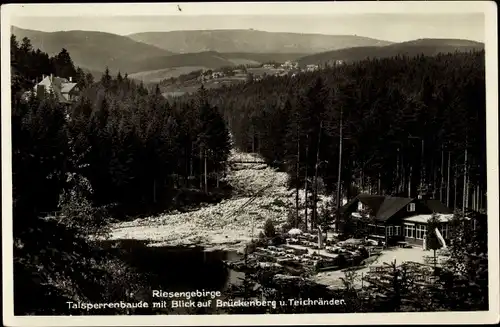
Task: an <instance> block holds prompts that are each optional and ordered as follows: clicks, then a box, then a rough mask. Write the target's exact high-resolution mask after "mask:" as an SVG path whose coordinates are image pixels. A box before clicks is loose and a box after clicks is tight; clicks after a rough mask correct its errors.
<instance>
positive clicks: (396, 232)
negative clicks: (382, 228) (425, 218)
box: [394, 226, 401, 236]
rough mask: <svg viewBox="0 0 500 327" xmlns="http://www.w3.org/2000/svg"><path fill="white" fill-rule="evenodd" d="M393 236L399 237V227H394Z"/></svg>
mask: <svg viewBox="0 0 500 327" xmlns="http://www.w3.org/2000/svg"><path fill="white" fill-rule="evenodd" d="M394 235H397V236H400V235H401V226H394Z"/></svg>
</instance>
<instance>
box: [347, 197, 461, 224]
mask: <svg viewBox="0 0 500 327" xmlns="http://www.w3.org/2000/svg"><path fill="white" fill-rule="evenodd" d="M358 202H361V203H363V204H364V205H365V206H366V207H367V208H368V209H370V211H371V214H372V215H373V216H374V217H375V219H376V220H378V221H386V220H388V219H390V218H391V217H392V216H394V215H395V214H396V213H398V212H399V211H400V210H401V209H403V208H404V207H405V206H407V205H408V204H410V203H414V202H418V203H420V204H421V205H422V206H423V208H425V211H427V212H429V213H432V212H435V213H439V214H452V213H453V211H452V210H451V209H450V208H448V207H447V206H445V205H444V204H443V203H442V202H441V201H439V200H436V199H420V198H405V197H394V196H386V195H371V194H359V195H358V196H356V197H355V198H354V199H352V200H351V201H349V202H348V203H346V204H345V205H344V206H343V207H342V208H341V210H342V212H347V211H349V210H351V209H352V208H353V207H354V206H355V204H356V203H358Z"/></svg>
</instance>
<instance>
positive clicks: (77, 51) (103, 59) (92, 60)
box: [11, 26, 174, 72]
mask: <svg viewBox="0 0 500 327" xmlns="http://www.w3.org/2000/svg"><path fill="white" fill-rule="evenodd" d="M11 33H12V34H14V35H15V36H16V37H17V39H18V41H21V40H22V39H23V38H24V37H27V38H29V39H30V40H31V44H32V45H33V48H34V49H37V48H38V49H40V50H41V51H44V52H47V53H48V54H49V55H55V54H57V53H59V52H60V51H61V49H62V48H65V49H66V50H68V52H69V53H70V55H71V58H72V59H73V61H74V63H75V65H77V66H80V67H82V68H86V69H87V70H90V71H104V69H105V67H106V66H108V67H109V69H110V71H112V72H117V71H119V70H121V71H122V72H123V71H126V70H127V69H128V68H129V67H130V64H131V62H137V61H143V62H145V61H148V60H150V59H151V58H157V57H161V56H169V55H173V54H174V53H172V52H170V51H166V50H163V49H160V48H157V47H155V46H151V45H148V44H144V43H140V42H137V41H134V40H132V39H130V38H128V37H126V36H120V35H116V34H111V33H104V32H89V31H64V32H41V31H35V30H27V29H22V28H18V27H14V26H13V27H12V31H11Z"/></svg>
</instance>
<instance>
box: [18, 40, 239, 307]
mask: <svg viewBox="0 0 500 327" xmlns="http://www.w3.org/2000/svg"><path fill="white" fill-rule="evenodd" d="M11 47H12V57H11V68H12V168H13V217H14V219H13V227H14V237H15V250H14V251H15V274H16V276H17V277H16V282H15V287H16V312H18V311H17V310H19V312H21V313H35V312H37V310H38V309H40V308H39V306H40V304H42V303H46V302H44V301H43V300H42V298H45V297H46V298H47V299H49V298H51V300H50V301H51V302H49V303H53V302H54V301H56V302H57V303H61V305H60V306H56V305H55V304H54V307H53V308H50V310H54V311H57V312H59V313H61V312H65V311H67V310H68V308H67V305H65V304H64V299H67V298H68V297H69V298H75V297H77V298H81V299H87V300H89V301H91V302H99V301H100V300H103V297H104V298H105V297H106V296H108V295H109V296H110V297H111V298H112V296H118V295H120V294H121V293H120V294H118V295H116V294H114V293H113V292H114V291H113V287H118V286H117V283H123V284H121V285H122V286H121V288H120V292H122V291H123V292H125V290H126V289H128V288H132V287H134V286H137V285H138V284H137V282H136V281H135V280H134V281H132V279H133V278H136V276H135V275H134V273H133V272H131V271H128V270H127V269H125V268H123V269H121V266H122V263H120V262H119V261H116V260H114V259H113V258H109V257H107V256H104V255H101V254H100V253H99V251H98V250H96V248H95V244H93V243H92V242H90V241H89V240H88V236H89V235H96V234H99V235H100V234H106V231H107V227H108V225H107V223H108V222H109V218H108V217H109V216H113V217H115V218H116V217H119V216H118V215H117V214H116V212H117V211H112V210H115V209H116V208H117V207H118V208H122V207H125V213H127V214H129V213H130V212H134V213H138V212H139V211H140V210H143V212H145V211H146V209H145V208H148V209H149V208H152V207H154V206H155V203H157V202H158V203H161V205H162V208H163V209H165V208H168V205H169V204H172V202H173V201H174V200H175V199H176V194H177V193H187V194H190V193H193V192H194V193H196V194H200V193H201V194H202V195H205V194H208V193H210V192H211V191H212V189H215V188H216V186H219V188H222V185H220V184H221V183H220V179H221V177H222V176H223V174H224V172H225V162H226V159H227V157H228V155H229V147H230V134H229V132H228V129H227V128H226V125H225V122H224V120H223V117H222V116H221V115H220V114H219V113H218V110H217V108H215V107H213V106H210V105H209V104H208V101H207V97H206V94H205V93H204V91H203V90H201V91H200V92H199V94H198V96H197V97H196V98H195V99H192V100H191V101H190V102H186V103H182V104H181V103H174V104H169V103H168V102H167V100H166V99H165V98H164V97H162V96H161V94H160V92H159V90H158V88H156V89H152V90H148V89H146V88H145V87H144V86H143V85H142V84H137V83H135V82H134V81H132V80H129V79H128V77H127V75H126V74H125V76H122V75H121V74H120V73H119V74H118V75H117V76H116V77H112V76H110V75H109V72H108V71H106V73H105V74H104V75H103V76H102V78H101V79H100V80H99V81H96V82H92V76H91V75H88V74H84V75H81V76H80V77H81V78H76V81H77V83H78V84H79V85H80V88H81V89H82V92H81V96H80V98H79V99H78V101H77V102H76V103H74V104H72V105H69V106H67V105H64V104H61V103H59V102H58V101H57V99H56V97H55V96H54V94H53V93H51V94H47V96H34V95H33V96H30V97H29V98H28V99H27V101H24V100H23V97H22V96H21V95H23V94H24V93H25V92H30V90H31V89H32V88H33V86H34V84H35V83H36V81H37V80H38V81H40V79H41V76H42V75H44V74H45V75H50V74H53V75H54V76H58V77H70V76H75V75H78V72H81V70H80V69H79V68H75V67H74V65H73V63H72V60H71V57H70V55H69V54H68V53H67V51H65V50H64V49H63V50H62V51H61V53H59V54H58V55H57V56H55V57H51V58H49V56H48V55H47V54H45V53H42V52H40V51H38V50H36V51H35V50H33V49H32V47H31V45H30V41H29V40H28V39H24V40H22V43H21V44H20V45H19V43H18V42H17V40H16V39H15V37H14V36H12V38H11ZM83 76H84V77H83ZM179 190H181V191H179ZM176 192H177V193H176ZM181 201H190V198H189V197H188V198H187V199H185V200H181ZM136 208H139V209H136ZM110 210H111V211H110ZM131 210H135V211H131ZM54 211H57V212H58V216H57V218H58V219H57V220H54V219H52V220H51V219H49V220H47V219H41V218H40V217H42V218H44V217H46V216H47V215H49V213H50V212H54ZM120 212H121V211H120ZM96 251H97V252H96ZM40 267H43V268H44V269H38V268H40ZM62 267H67V269H66V270H64V271H61V270H60V269H61V268H62ZM68 269H69V270H68ZM103 269H104V270H103ZM117 269H118V270H117ZM82 271H84V272H86V273H85V274H83V275H80V276H79V277H76V274H80V273H81V272H82ZM120 272H121V273H120ZM99 274H101V275H102V274H104V277H102V276H100V275H99ZM36 280H38V282H34V281H36ZM128 282H130V285H128V286H124V285H127V283H128ZM33 283H35V284H36V285H33ZM74 283H76V284H77V286H75V285H74ZM78 283H80V284H79V285H78ZM86 283H87V284H88V285H87V286H88V287H85V290H82V289H81V287H82V286H83V285H85V284H86ZM102 283H106V285H104V286H103V284H102ZM113 285H114V286H113ZM54 287H55V289H54ZM103 287H104V289H103V292H102V294H100V295H99V294H96V290H99V289H100V288H103ZM137 287H138V286H137ZM142 287H143V288H144V289H146V288H147V286H144V285H142ZM57 288H59V291H57ZM35 290H37V291H36V292H38V290H40V292H41V293H37V294H38V295H37V297H36V302H33V303H30V302H28V301H26V299H28V298H32V297H33V296H32V294H34V293H33V292H35ZM107 291H109V292H110V294H108V293H107ZM113 294H114V295H113ZM57 296H59V298H57ZM115 300H118V301H120V300H123V297H121V298H120V296H118V297H117V298H115ZM61 301H62V302H61Z"/></svg>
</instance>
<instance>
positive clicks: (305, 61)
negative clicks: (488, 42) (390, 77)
mask: <svg viewBox="0 0 500 327" xmlns="http://www.w3.org/2000/svg"><path fill="white" fill-rule="evenodd" d="M481 50H484V43H480V42H475V41H469V40H460V39H419V40H414V41H407V42H401V43H394V44H390V45H386V46H367V47H365V46H363V47H353V48H348V49H340V50H334V51H327V52H321V53H316V54H312V55H309V56H304V57H302V58H300V59H299V60H298V61H299V64H301V65H309V64H321V65H323V64H325V63H327V64H330V63H332V62H334V61H335V60H342V61H344V62H350V63H351V62H356V61H360V60H365V59H369V58H371V59H374V58H378V59H381V58H392V57H395V56H408V57H414V56H418V55H421V54H423V55H426V56H435V55H438V54H440V53H451V52H455V51H459V52H469V51H481Z"/></svg>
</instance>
